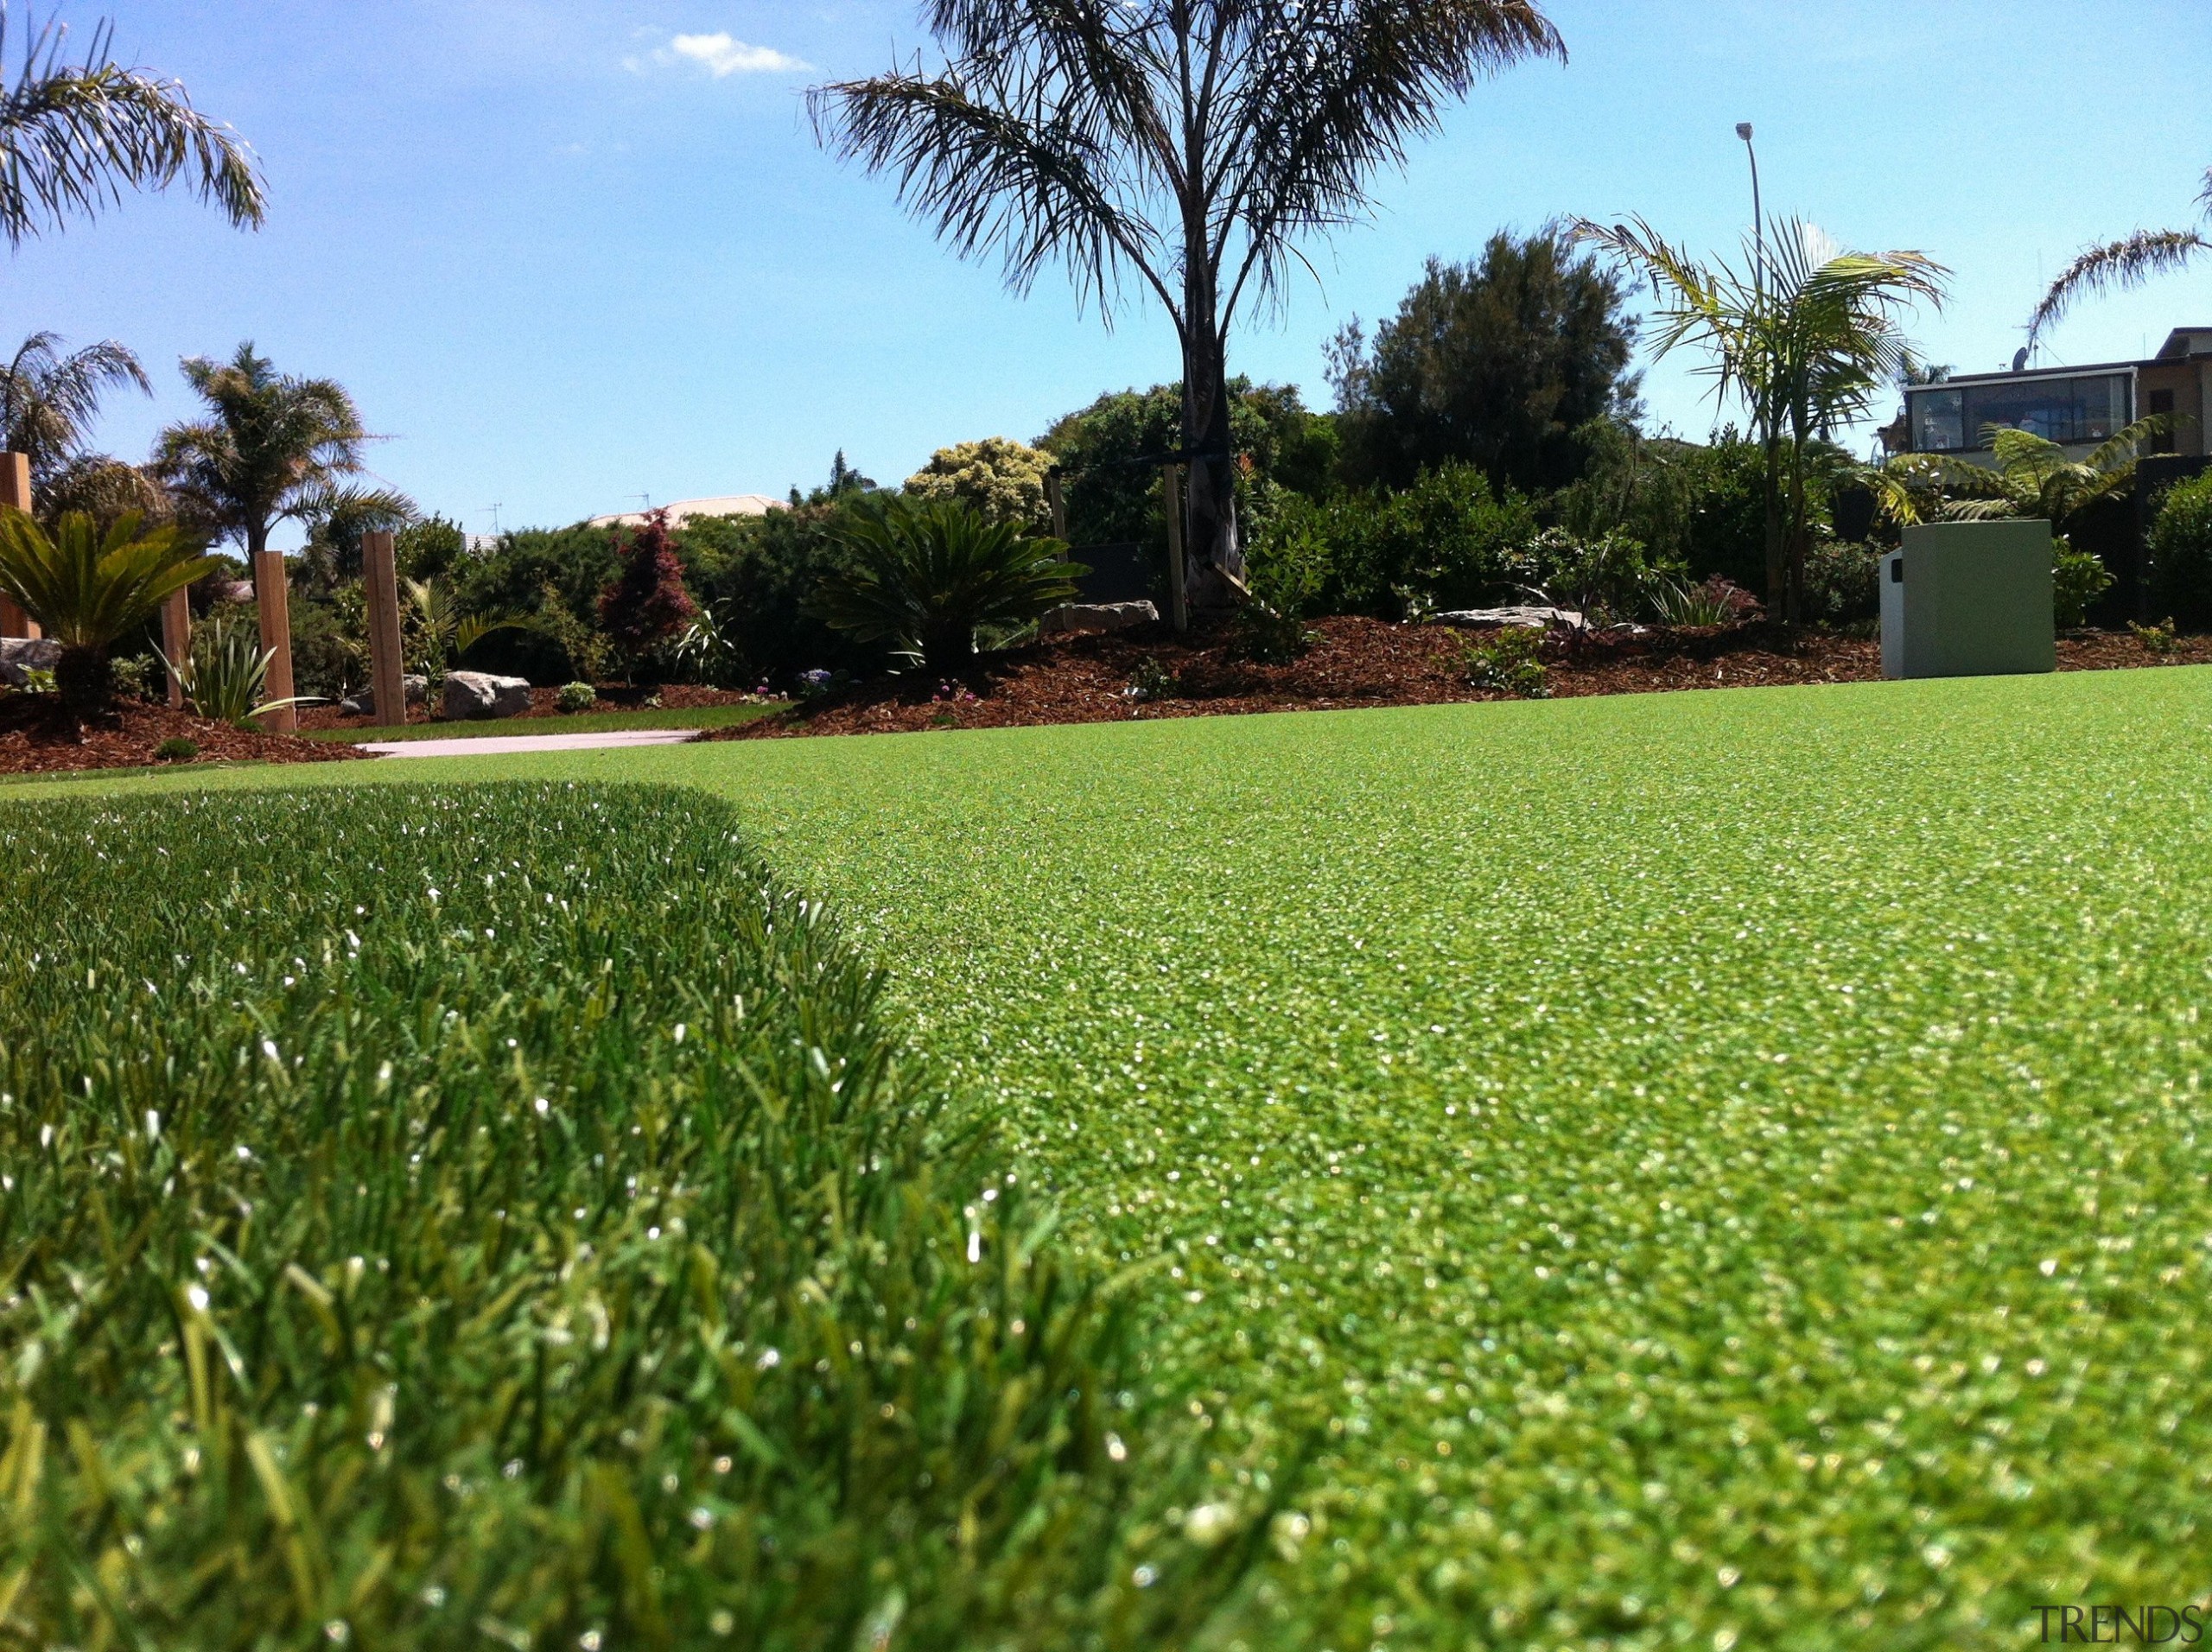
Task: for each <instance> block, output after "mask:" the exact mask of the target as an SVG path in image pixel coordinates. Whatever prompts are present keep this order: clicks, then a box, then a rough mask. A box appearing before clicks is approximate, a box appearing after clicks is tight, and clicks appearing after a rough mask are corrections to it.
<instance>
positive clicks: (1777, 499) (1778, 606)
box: [1764, 435, 1789, 619]
mask: <svg viewBox="0 0 2212 1652" xmlns="http://www.w3.org/2000/svg"><path fill="white" fill-rule="evenodd" d="M1765 445H1766V455H1765V457H1766V465H1765V477H1764V493H1765V503H1766V611H1767V612H1768V613H1770V614H1775V615H1779V616H1782V617H1783V618H1785V619H1786V618H1787V617H1788V613H1789V564H1788V562H1787V552H1786V550H1784V547H1783V534H1782V438H1781V437H1779V436H1775V435H1770V436H1768V437H1767V438H1766V444H1765Z"/></svg>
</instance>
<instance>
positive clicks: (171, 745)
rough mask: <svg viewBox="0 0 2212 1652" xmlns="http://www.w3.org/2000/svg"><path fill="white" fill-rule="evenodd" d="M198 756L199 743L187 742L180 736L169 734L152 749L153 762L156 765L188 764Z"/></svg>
mask: <svg viewBox="0 0 2212 1652" xmlns="http://www.w3.org/2000/svg"><path fill="white" fill-rule="evenodd" d="M199 755H200V742H199V741H198V740H187V739H186V738H185V737H184V736H183V735H182V734H171V735H170V736H169V737H168V739H167V740H163V741H162V743H161V744H160V745H158V746H156V747H154V761H156V763H189V762H190V761H192V759H194V758H195V757H197V756H199Z"/></svg>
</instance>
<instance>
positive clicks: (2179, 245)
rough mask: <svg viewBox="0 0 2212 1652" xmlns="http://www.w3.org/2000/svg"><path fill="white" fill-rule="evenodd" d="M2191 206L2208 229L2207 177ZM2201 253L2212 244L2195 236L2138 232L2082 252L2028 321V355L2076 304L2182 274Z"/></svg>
mask: <svg viewBox="0 0 2212 1652" xmlns="http://www.w3.org/2000/svg"><path fill="white" fill-rule="evenodd" d="M2196 200H2197V204H2198V205H2199V206H2202V208H2203V209H2204V216H2205V219H2206V220H2207V222H2208V223H2212V172H2207V173H2206V174H2205V175H2204V188H2203V191H2202V194H2199V195H2198V196H2197V198H2196ZM2206 252H2212V240H2208V239H2206V238H2205V237H2204V235H2203V234H2202V232H2199V231H2196V230H2138V231H2137V232H2135V233H2134V234H2133V235H2127V236H2123V237H2121V238H2120V239H2119V240H2117V241H2109V242H2107V243H2106V244H2105V245H2102V246H2093V247H2089V248H2087V249H2085V250H2084V251H2082V254H2081V256H2080V257H2077V258H2075V260H2074V262H2073V263H2071V264H2068V265H2067V266H2066V268H2065V269H2063V270H2061V271H2059V275H2058V279H2057V280H2056V281H2054V282H2052V283H2050V291H2049V292H2047V293H2045V294H2044V295H2043V302H2041V303H2039V304H2037V306H2036V308H2035V314H2034V315H2031V316H2030V317H2029V318H2028V347H2029V348H2030V349H2031V350H2032V349H2033V348H2034V347H2035V346H2037V345H2038V344H2040V343H2041V342H2042V341H2043V335H2044V333H2045V332H2046V331H2047V330H2048V329H2050V327H2054V326H2056V324H2057V322H2058V321H2059V319H2060V318H2061V317H2063V315H2065V314H2066V312H2067V311H2068V310H2069V309H2070V308H2073V304H2074V301H2075V299H2077V298H2080V297H2082V296H2084V295H2088V294H2093V293H2104V292H2111V291H2113V290H2114V289H2125V288H2130V287H2139V286H2141V285H2142V284H2143V283H2145V282H2146V281H2148V280H2150V279H2151V277H2152V276H2162V275H2164V274H2166V273H2168V272H2169V271H2171V270H2184V269H2187V268H2188V267H2189V265H2190V263H2191V262H2192V261H2193V260H2195V259H2196V257H2197V256H2198V255H2199V254H2201V253H2206Z"/></svg>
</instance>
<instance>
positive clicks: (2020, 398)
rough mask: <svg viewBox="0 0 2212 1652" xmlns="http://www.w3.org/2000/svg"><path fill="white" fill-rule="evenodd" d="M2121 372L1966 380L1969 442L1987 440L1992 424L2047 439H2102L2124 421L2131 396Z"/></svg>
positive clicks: (2116, 431)
mask: <svg viewBox="0 0 2212 1652" xmlns="http://www.w3.org/2000/svg"><path fill="white" fill-rule="evenodd" d="M2128 390H2129V385H2128V381H2127V378H2126V375H2125V374H2122V373H2098V374H2096V375H2094V376H2093V377H2090V378H2031V379H2029V380H2028V381H2027V382H2025V383H2024V384H1969V385H1968V386H1967V391H1966V418H1965V423H1966V428H1967V434H1968V436H1969V438H1970V442H1971V445H1972V446H1974V447H1976V448H1986V447H1987V446H1988V445H1989V438H1988V435H1987V431H1988V429H1989V427H1990V426H1992V425H1996V426H1998V427H1999V428H2001V429H2014V430H2025V431H2027V432H2028V433H2029V434H2031V435H2038V436H2041V437H2043V438H2044V440H2045V441H2047V442H2103V441H2105V440H2107V438H2109V437H2111V436H2113V435H2117V434H2119V432H2120V429H2121V428H2122V427H2123V426H2125V425H2126V423H2127V420H2128V415H2129V412H2130V406H2129V403H2130V399H2131V398H2130V397H2129V394H2128Z"/></svg>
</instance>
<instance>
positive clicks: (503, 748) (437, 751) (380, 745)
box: [359, 728, 706, 757]
mask: <svg viewBox="0 0 2212 1652" xmlns="http://www.w3.org/2000/svg"><path fill="white" fill-rule="evenodd" d="M705 732H706V731H705V730H703V729H699V728H607V729H602V730H601V731H600V732H599V733H597V734H479V735H476V736H474V738H471V737H468V736H466V735H464V736H463V737H462V738H461V739H459V740H363V741H361V742H360V744H359V750H361V751H364V752H373V753H376V755H378V757H504V756H505V755H506V754H507V753H511V752H589V751H595V750H597V749H599V748H600V747H611V746H680V745H682V744H683V742H684V741H685V740H696V739H698V738H699V736H700V735H701V734H703V733H705Z"/></svg>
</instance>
